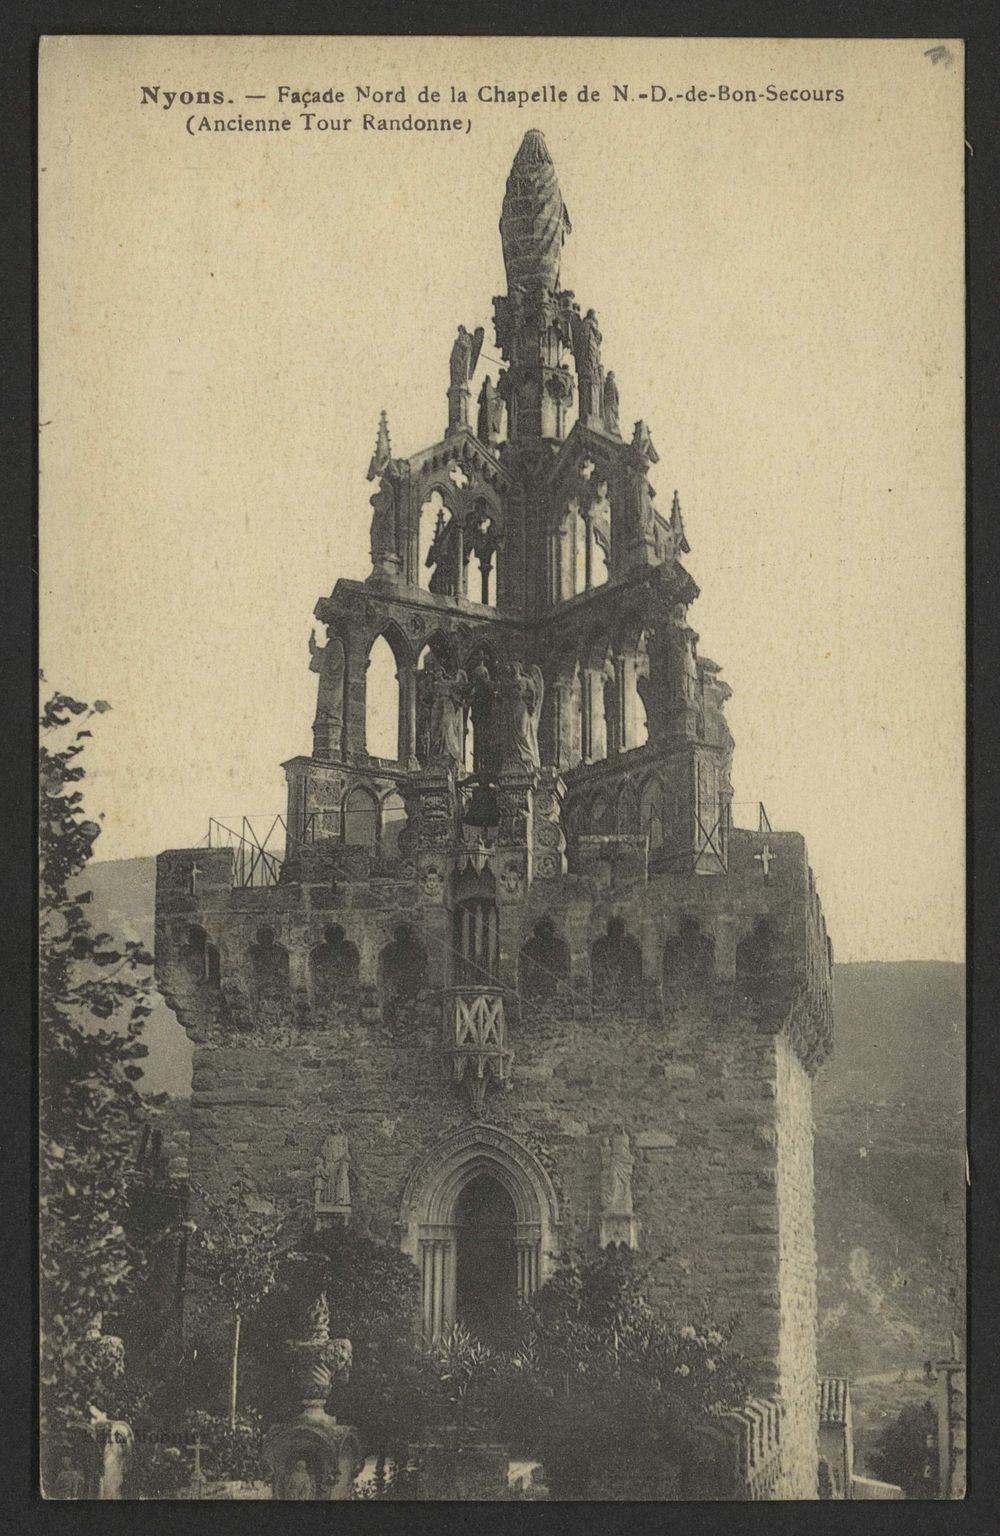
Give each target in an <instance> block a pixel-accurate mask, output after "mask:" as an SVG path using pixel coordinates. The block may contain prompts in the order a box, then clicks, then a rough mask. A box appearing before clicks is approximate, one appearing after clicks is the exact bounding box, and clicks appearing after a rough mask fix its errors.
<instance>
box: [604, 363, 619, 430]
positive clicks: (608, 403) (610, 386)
mask: <svg viewBox="0 0 1000 1536" xmlns="http://www.w3.org/2000/svg"><path fill="white" fill-rule="evenodd" d="M603 405H604V430H605V431H606V432H612V433H614V435H615V437H617V436H618V381H617V380H616V378H615V376H614V374H613V373H609V374H608V375H607V376H606V378H605V380H604V398H603Z"/></svg>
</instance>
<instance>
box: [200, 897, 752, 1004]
mask: <svg viewBox="0 0 1000 1536" xmlns="http://www.w3.org/2000/svg"><path fill="white" fill-rule="evenodd" d="M499 919H500V915H499V910H498V908H497V906H496V904H495V903H494V902H492V901H491V900H489V899H488V898H486V897H482V896H476V897H467V898H463V899H461V900H459V901H457V902H455V903H454V905H453V907H452V921H451V935H450V940H447V941H445V942H444V943H443V944H440V943H439V944H438V946H437V947H438V948H439V950H441V951H443V960H444V967H443V974H442V973H438V972H435V976H434V979H435V981H438V982H440V984H442V985H444V986H445V987H446V988H448V989H454V988H463V989H468V990H472V991H480V990H482V989H489V988H498V987H501V986H502V985H503V981H504V976H503V970H502V967H501V960H500V956H501V947H500V937H499V932H500V926H499ZM355 938H356V939H357V941H358V942H357V943H356V942H355ZM300 954H301V959H300V958H299V955H300ZM658 954H659V966H658V969H659V975H658V976H655V977H650V976H649V975H648V969H647V968H648V959H644V955H643V947H642V944H641V943H640V939H639V937H638V936H637V935H636V933H634V932H632V931H631V930H630V928H629V924H628V921H627V920H626V918H625V917H623V916H621V915H618V914H613V915H611V916H608V917H605V918H602V919H600V920H599V921H598V920H596V919H595V931H594V932H593V934H592V937H591V940H590V943H589V948H588V951H587V952H586V955H587V962H588V963H587V967H586V970H583V969H582V967H581V965H580V962H579V960H576V961H575V962H574V960H573V957H572V956H571V950H570V946H569V944H568V942H567V940H566V938H565V936H564V935H563V933H561V932H560V929H559V925H558V924H557V922H556V921H555V920H554V919H553V918H552V917H548V916H546V917H540V918H538V919H537V920H535V921H534V922H533V923H532V924H531V926H530V928H529V930H528V932H527V933H526V934H525V935H524V937H523V941H522V943H521V945H520V949H519V951H518V953H517V958H516V986H515V987H514V989H513V990H514V991H515V992H516V995H517V997H518V998H519V1000H520V1003H521V1007H522V1016H525V1017H530V1013H531V1010H532V1009H533V1008H535V1007H541V1008H543V1009H544V1008H545V1007H546V1005H551V1004H552V1003H553V1002H555V1001H556V1000H557V999H559V998H570V999H572V1000H576V1001H579V1000H581V999H584V998H589V1000H590V1001H591V1002H592V1004H593V1005H594V1006H600V1007H602V1008H605V1009H606V1008H626V1009H628V1008H629V1007H630V1006H634V1005H636V1004H638V1003H639V1002H640V1001H641V999H642V998H643V996H644V991H645V988H646V985H647V983H649V982H654V981H655V982H656V983H658V984H659V985H660V987H661V988H662V997H663V1001H664V1003H665V1005H667V1006H670V1005H671V1004H672V1003H674V1002H678V1001H683V999H684V998H685V997H686V996H688V994H689V993H690V990H691V989H692V988H693V987H698V986H707V985H709V984H710V983H711V981H712V979H713V977H714V976H715V973H716V945H715V939H714V936H713V934H712V933H711V932H710V931H709V932H706V931H705V929H704V928H703V927H702V926H701V924H699V922H698V921H697V920H696V919H695V918H693V917H683V918H681V920H680V923H679V926H678V928H677V930H676V931H675V932H671V933H669V934H668V935H667V936H666V937H665V938H661V939H660V940H659V949H658ZM180 957H181V960H182V963H183V966H184V968H185V970H186V971H187V973H188V977H189V980H190V982H192V983H194V984H196V985H199V986H205V987H208V988H210V989H218V988H219V987H220V985H221V982H222V979H223V972H224V969H225V967H224V965H223V963H222V959H221V958H220V951H219V948H218V947H217V945H215V944H214V943H213V942H212V941H211V940H210V938H209V936H208V934H207V932H206V930H205V929H204V928H203V927H201V926H200V925H190V926H189V927H188V928H187V929H186V932H185V935H184V943H183V944H182V946H181V951H180ZM440 958H442V956H439V959H440ZM247 960H248V968H247V975H248V977H249V982H250V988H251V993H252V995H251V998H250V999H249V1001H250V1003H251V1005H252V1008H253V1009H254V1010H255V1011H256V1012H257V1013H258V1014H264V1015H267V1014H270V1013H273V1012H275V1011H277V1012H280V1011H281V1009H282V1008H284V1007H287V1005H288V1003H289V1001H290V996H291V992H292V989H293V977H294V978H296V984H297V985H298V986H302V985H304V986H305V987H306V989H307V993H308V997H309V1000H310V1003H311V1006H312V1007H313V1009H314V1010H315V1011H316V1012H318V1013H322V1012H323V1011H325V1009H326V1008H327V1007H329V1006H331V1005H333V1004H338V1003H339V1004H352V1003H354V1002H356V1000H357V996H358V992H359V989H362V988H369V989H370V988H372V987H375V988H376V989H377V991H378V994H379V997H380V999H381V1007H382V1013H383V1018H384V1020H385V1022H386V1023H387V1024H389V1025H393V1026H398V1027H405V1026H406V1025H407V1024H408V1023H410V1022H411V1021H412V1015H413V1011H414V1009H415V1008H416V1006H417V1004H418V1002H419V1001H420V1000H421V999H422V998H424V997H425V996H426V994H427V989H428V987H429V986H430V985H431V977H432V966H431V959H430V956H429V954H428V951H427V948H426V947H425V945H424V943H423V942H422V940H421V938H420V936H419V934H418V932H417V931H416V928H415V927H414V925H412V924H411V923H408V922H404V921H400V922H397V923H396V924H394V925H393V927H392V930H391V936H390V937H389V938H388V941H387V942H384V943H383V944H382V945H381V947H375V948H373V947H372V946H371V944H370V941H369V938H368V934H367V933H366V931H365V929H364V927H363V925H361V927H360V928H359V930H358V932H357V933H356V934H355V935H354V937H352V935H351V932H350V931H349V925H348V924H345V923H340V922H331V923H328V924H327V925H326V926H325V928H324V929H323V932H322V938H321V939H320V941H319V942H318V943H317V942H315V941H313V942H311V943H310V944H308V945H307V946H306V948H305V950H304V952H295V951H290V950H289V949H288V948H286V947H285V945H284V944H282V943H281V942H280V940H279V938H278V935H277V934H276V932H275V930H274V929H273V928H271V927H269V926H267V925H261V926H260V927H259V928H258V929H257V930H256V931H255V933H254V936H253V939H252V942H251V943H250V944H249V946H248V949H247ZM779 967H780V955H779V936H778V933H777V931H776V930H775V927H774V925H773V923H772V921H771V920H770V919H768V918H765V917H758V918H756V919H754V920H752V921H749V922H748V923H747V924H746V925H745V927H744V930H743V932H742V936H741V937H740V938H739V940H738V942H737V945H736V956H735V983H736V987H737V991H738V993H739V996H740V997H741V999H742V1000H743V1002H744V1003H745V1004H746V1005H747V1006H748V1007H750V1008H751V1011H752V1010H753V1009H754V1008H756V1007H759V1006H763V1005H764V1004H765V1003H766V1001H767V995H768V988H769V987H770V985H771V983H772V981H773V978H774V977H775V975H777V974H778V970H779ZM514 979H515V978H514V977H513V976H512V977H510V980H512V981H513V980H514ZM508 990H510V988H509V986H508ZM525 1010H527V1012H526V1013H525Z"/></svg>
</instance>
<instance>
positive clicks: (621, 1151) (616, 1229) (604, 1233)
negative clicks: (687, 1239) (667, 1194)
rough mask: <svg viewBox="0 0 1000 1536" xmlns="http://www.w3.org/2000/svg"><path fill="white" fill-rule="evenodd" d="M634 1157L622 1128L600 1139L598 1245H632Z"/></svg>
mask: <svg viewBox="0 0 1000 1536" xmlns="http://www.w3.org/2000/svg"><path fill="white" fill-rule="evenodd" d="M634 1168H635V1158H634V1157H633V1156H632V1148H631V1145H630V1143H629V1138H628V1133H627V1132H626V1131H625V1130H624V1129H622V1130H619V1131H616V1132H615V1133H614V1134H613V1135H611V1136H605V1137H604V1139H603V1141H602V1142H601V1230H600V1244H601V1247H602V1248H607V1247H609V1246H610V1244H612V1243H623V1244H624V1245H625V1247H626V1248H635V1247H636V1246H637V1243H638V1237H639V1232H638V1223H637V1222H636V1219H635V1214H634V1211H633V1206H632V1170H633V1169H634Z"/></svg>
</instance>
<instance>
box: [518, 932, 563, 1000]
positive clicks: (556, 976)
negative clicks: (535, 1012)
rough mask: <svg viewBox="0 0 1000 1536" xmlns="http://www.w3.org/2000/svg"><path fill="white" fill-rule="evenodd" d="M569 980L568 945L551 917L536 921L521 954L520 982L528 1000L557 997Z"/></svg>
mask: <svg viewBox="0 0 1000 1536" xmlns="http://www.w3.org/2000/svg"><path fill="white" fill-rule="evenodd" d="M568 981H569V945H568V944H567V943H566V941H565V939H561V938H560V937H559V935H558V934H557V933H556V930H555V925H554V924H553V922H552V920H551V919H550V918H547V917H544V918H542V920H541V922H538V923H536V924H535V927H534V931H533V933H532V935H531V937H530V939H529V940H528V941H527V943H526V944H525V945H524V946H523V948H522V950H521V954H520V956H519V958H518V967H517V984H518V990H519V991H520V993H521V996H522V997H523V998H524V999H526V1000H527V1001H531V1002H544V1001H545V1000H546V999H548V998H552V997H555V996H556V995H557V993H558V992H559V990H560V988H561V987H562V986H563V985H565V984H566V983H567V982H568Z"/></svg>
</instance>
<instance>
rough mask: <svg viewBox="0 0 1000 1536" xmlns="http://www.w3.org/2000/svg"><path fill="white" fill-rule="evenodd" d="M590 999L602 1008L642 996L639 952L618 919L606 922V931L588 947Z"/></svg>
mask: <svg viewBox="0 0 1000 1536" xmlns="http://www.w3.org/2000/svg"><path fill="white" fill-rule="evenodd" d="M590 975H591V991H592V996H593V1000H594V1002H595V1003H597V1004H601V1005H602V1006H614V1005H615V1004H618V1005H620V1004H621V1003H622V1002H623V1001H635V1000H636V999H637V998H639V997H640V996H641V994H642V949H641V948H640V945H639V941H638V939H636V938H633V936H632V935H631V934H630V933H628V932H627V930H626V928H625V924H624V922H623V920H622V919H621V918H620V917H612V918H610V919H609V921H608V927H607V932H606V933H604V934H602V935H601V937H600V938H599V939H596V940H595V941H594V943H593V944H592V945H591V948H590Z"/></svg>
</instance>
